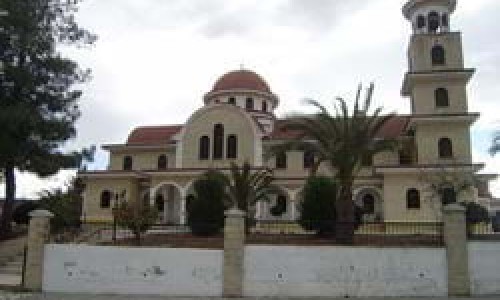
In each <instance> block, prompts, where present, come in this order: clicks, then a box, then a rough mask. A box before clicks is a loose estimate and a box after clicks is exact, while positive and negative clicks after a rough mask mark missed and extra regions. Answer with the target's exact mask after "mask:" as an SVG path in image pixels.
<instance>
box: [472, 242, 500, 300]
mask: <svg viewBox="0 0 500 300" xmlns="http://www.w3.org/2000/svg"><path fill="white" fill-rule="evenodd" d="M468 247H469V249H468V250H469V274H470V281H471V289H472V294H474V295H499V294H500V242H498V241H496V242H485V241H483V242H479V241H478V242H469V243H468Z"/></svg>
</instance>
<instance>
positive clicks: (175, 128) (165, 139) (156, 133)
mask: <svg viewBox="0 0 500 300" xmlns="http://www.w3.org/2000/svg"><path fill="white" fill-rule="evenodd" d="M181 129H182V126H181V125H166V126H144V127H137V128H135V129H134V130H133V131H132V132H131V133H130V135H129V136H128V139H127V145H161V144H168V143H169V142H171V139H172V137H173V136H174V135H175V134H177V133H178V132H180V131H181Z"/></svg>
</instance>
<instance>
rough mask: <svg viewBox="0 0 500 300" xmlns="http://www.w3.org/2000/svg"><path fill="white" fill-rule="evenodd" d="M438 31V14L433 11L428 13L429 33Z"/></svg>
mask: <svg viewBox="0 0 500 300" xmlns="http://www.w3.org/2000/svg"><path fill="white" fill-rule="evenodd" d="M438 29H439V14H438V13H437V12H435V11H431V12H430V13H429V32H437V31H438Z"/></svg>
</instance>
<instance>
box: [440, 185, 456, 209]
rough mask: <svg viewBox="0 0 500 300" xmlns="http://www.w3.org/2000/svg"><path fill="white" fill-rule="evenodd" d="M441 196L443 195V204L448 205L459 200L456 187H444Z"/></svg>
mask: <svg viewBox="0 0 500 300" xmlns="http://www.w3.org/2000/svg"><path fill="white" fill-rule="evenodd" d="M441 196H442V199H441V201H442V202H443V205H448V204H451V203H455V202H457V193H456V192H455V189H454V188H452V187H447V188H444V189H443V192H442V195H441Z"/></svg>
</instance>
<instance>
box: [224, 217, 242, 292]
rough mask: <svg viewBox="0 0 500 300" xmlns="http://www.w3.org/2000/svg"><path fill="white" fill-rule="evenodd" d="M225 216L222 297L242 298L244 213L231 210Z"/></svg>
mask: <svg viewBox="0 0 500 300" xmlns="http://www.w3.org/2000/svg"><path fill="white" fill-rule="evenodd" d="M225 215H226V223H225V226H224V270H223V271H224V275H223V276H224V282H223V295H224V297H242V295H243V252H244V247H245V213H244V212H242V211H240V210H238V209H237V208H232V209H230V210H228V211H226V213H225Z"/></svg>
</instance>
